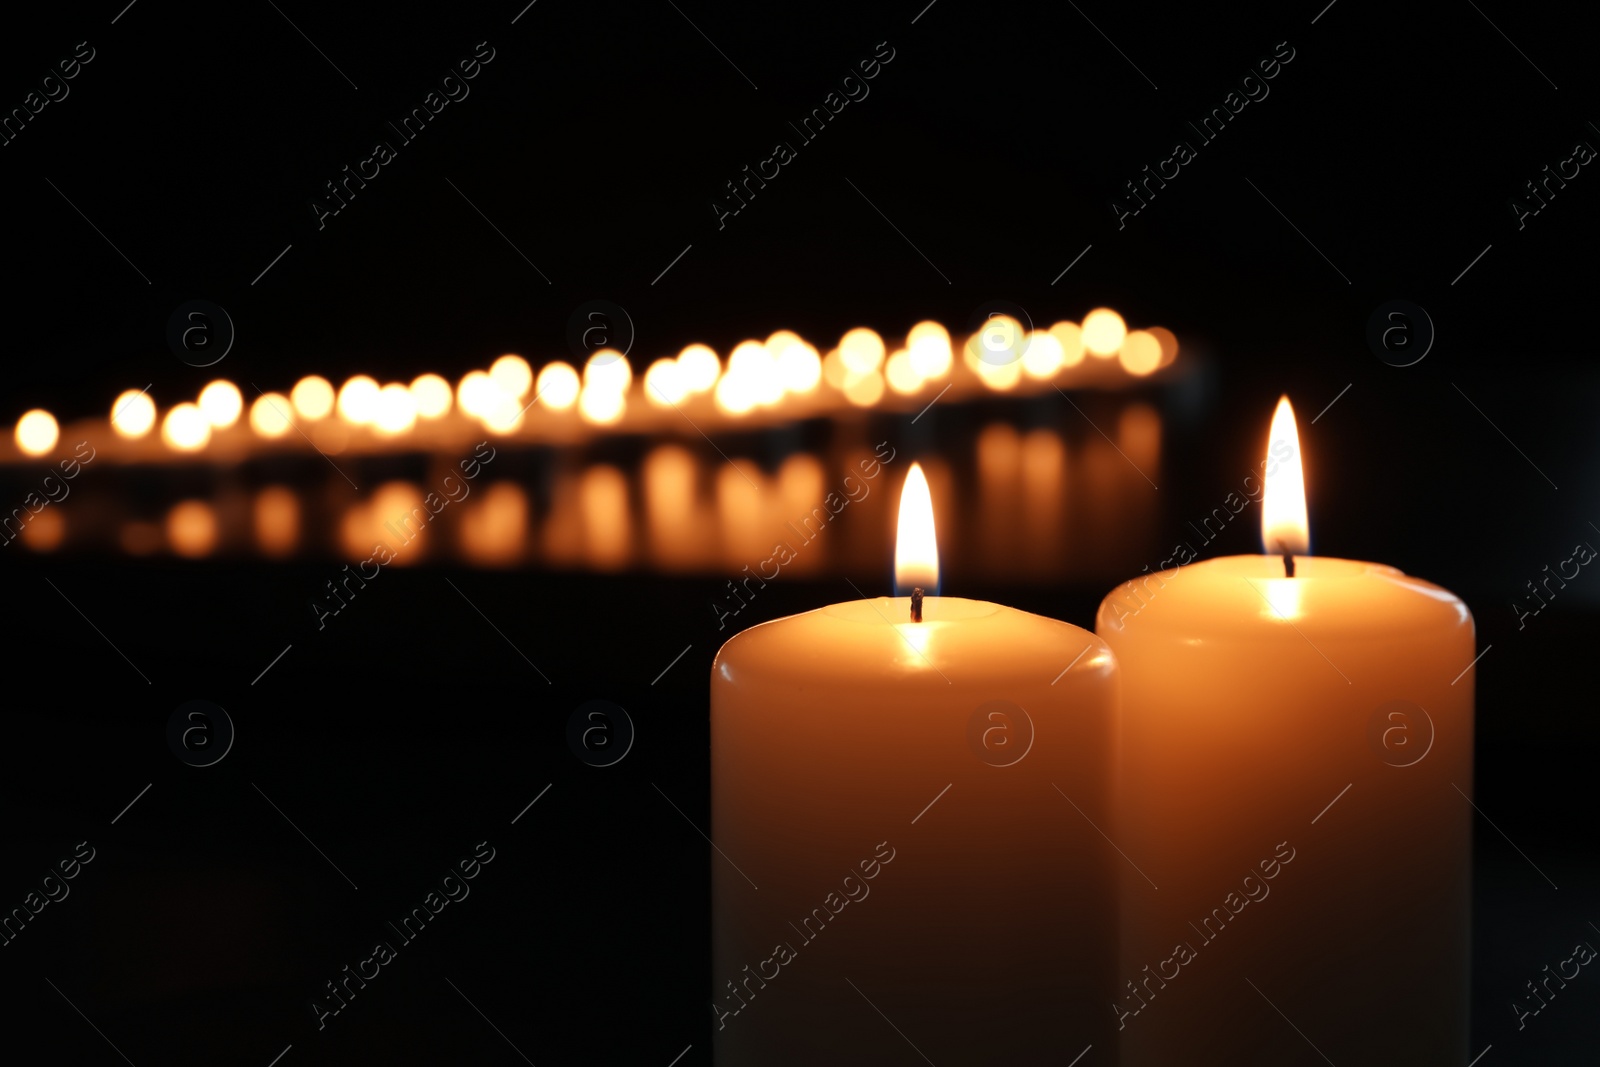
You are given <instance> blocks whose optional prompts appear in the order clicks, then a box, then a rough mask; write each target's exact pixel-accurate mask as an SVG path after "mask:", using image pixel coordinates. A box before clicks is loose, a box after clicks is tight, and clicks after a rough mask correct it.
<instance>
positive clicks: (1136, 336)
mask: <svg viewBox="0 0 1600 1067" xmlns="http://www.w3.org/2000/svg"><path fill="white" fill-rule="evenodd" d="M1117 359H1119V360H1120V361H1121V362H1122V369H1123V370H1125V371H1127V372H1128V373H1129V374H1132V375H1134V376H1135V377H1139V378H1142V377H1144V376H1145V375H1146V374H1150V373H1152V372H1154V371H1155V369H1156V368H1157V367H1159V366H1161V342H1160V341H1159V340H1157V339H1156V337H1155V335H1154V334H1152V333H1150V332H1149V331H1147V330H1133V331H1132V332H1130V333H1129V334H1128V336H1127V337H1125V338H1123V339H1122V348H1121V349H1119V350H1118V351H1117Z"/></svg>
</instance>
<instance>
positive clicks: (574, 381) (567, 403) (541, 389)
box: [534, 360, 579, 411]
mask: <svg viewBox="0 0 1600 1067" xmlns="http://www.w3.org/2000/svg"><path fill="white" fill-rule="evenodd" d="M578 388H579V383H578V372H577V371H575V370H573V369H572V365H571V364H568V363H562V362H561V361H560V360H557V361H556V362H554V363H546V364H545V365H544V367H542V368H541V369H540V371H539V381H538V384H537V385H536V387H535V389H534V395H536V396H537V397H538V398H539V403H541V404H543V405H544V406H545V407H547V408H549V409H550V410H551V411H565V410H567V409H568V408H570V407H571V406H572V405H573V404H575V403H577V402H578Z"/></svg>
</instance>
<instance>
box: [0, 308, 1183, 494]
mask: <svg viewBox="0 0 1600 1067" xmlns="http://www.w3.org/2000/svg"><path fill="white" fill-rule="evenodd" d="M955 351H956V349H955V347H954V346H953V344H952V340H951V336H950V333H949V331H948V330H946V329H945V328H944V327H943V326H941V325H940V324H939V323H936V322H931V321H928V322H920V323H918V324H917V325H915V326H913V327H912V328H911V330H910V331H909V332H908V333H907V335H906V336H905V338H904V340H903V343H902V344H900V345H898V346H896V347H895V348H893V350H891V349H890V347H889V346H888V345H887V344H885V342H884V340H883V338H882V337H881V336H879V334H878V333H876V332H875V331H873V330H871V329H868V328H866V327H858V328H856V329H852V330H849V331H847V332H846V333H845V334H844V335H843V336H842V337H841V338H840V339H839V342H838V344H837V345H836V346H835V347H833V348H832V349H830V350H829V351H828V352H827V353H826V354H819V352H818V351H817V349H816V348H815V347H814V346H812V345H811V344H809V343H807V342H806V341H805V340H804V339H802V338H801V337H799V336H798V335H797V334H795V333H793V332H791V331H788V330H779V331H778V332H776V333H774V334H772V335H771V336H770V337H768V338H767V339H766V340H765V341H754V340H751V341H745V342H742V343H740V344H739V345H737V346H735V347H734V348H733V350H732V351H731V352H730V353H729V355H728V358H727V360H726V362H724V361H723V360H722V359H721V358H720V357H718V355H717V354H716V352H715V351H713V350H712V349H711V348H709V347H708V346H706V345H703V344H692V345H689V346H688V347H686V348H684V349H683V351H682V352H680V353H679V354H678V355H677V356H676V357H665V358H662V359H658V360H656V361H655V362H654V363H652V364H650V365H649V367H648V368H647V369H646V370H645V372H644V374H643V376H642V380H641V381H638V382H636V381H635V380H634V374H633V371H632V368H631V367H630V365H629V363H628V360H627V358H626V356H625V355H624V354H622V353H619V352H616V351H613V350H609V349H600V350H599V351H597V352H595V353H594V354H593V355H591V356H590V357H589V359H588V361H587V362H586V363H585V364H584V366H583V367H582V370H581V371H580V370H579V369H578V368H577V367H575V366H573V365H572V364H569V363H566V362H564V361H559V360H558V361H553V362H550V363H546V364H545V365H544V366H543V367H541V368H540V369H539V370H538V372H537V374H536V373H535V372H534V369H533V367H532V366H531V365H530V364H529V363H528V361H527V360H525V359H523V358H522V357H521V356H518V355H512V354H508V355H504V356H501V357H500V358H499V359H497V360H495V361H494V363H493V364H492V365H491V366H490V367H489V368H488V369H486V370H473V371H470V372H468V373H467V374H466V375H464V376H463V377H462V378H461V379H460V381H459V382H458V383H457V384H456V385H455V386H454V387H452V386H451V384H450V383H449V381H447V380H446V379H445V378H443V377H441V376H439V375H437V374H432V373H429V374H423V375H420V376H419V377H417V378H416V379H414V380H413V381H411V382H410V383H409V384H406V383H400V382H392V383H389V384H384V385H380V384H379V382H378V381H377V380H376V379H374V378H371V377H369V376H367V375H356V376H355V377H352V378H350V379H348V380H347V381H345V382H344V384H343V385H341V386H340V387H338V388H337V389H335V387H334V386H333V384H332V383H331V382H329V381H328V380H326V379H325V378H322V377H320V376H317V375H311V376H308V377H304V378H302V379H300V380H299V381H298V382H297V383H295V385H294V387H293V388H292V389H290V390H289V392H288V393H287V395H285V394H283V393H277V392H266V393H260V392H259V390H258V395H257V396H256V397H255V398H254V399H253V400H251V401H250V402H249V403H248V413H247V410H246V409H247V405H246V398H245V397H244V395H243V394H242V393H241V391H240V390H239V388H238V386H236V385H234V384H233V383H232V382H230V381H227V380H225V379H218V380H216V381H213V382H211V383H209V384H208V385H206V386H205V387H204V388H203V389H202V390H201V391H200V394H199V396H198V397H197V398H196V400H194V401H185V402H183V403H179V404H176V405H173V406H172V407H170V408H168V409H167V410H166V412H165V414H164V415H163V414H159V413H158V410H157V407H156V404H155V402H154V400H152V399H151V398H150V396H149V395H148V394H147V393H146V391H144V390H127V391H125V392H123V393H122V394H121V395H119V396H118V397H117V398H116V399H115V400H114V401H113V402H112V404H111V410H110V417H109V422H110V426H111V428H112V430H114V431H115V433H116V436H117V437H118V438H119V439H120V442H121V444H122V446H123V447H122V450H121V451H120V452H119V453H116V454H115V458H117V459H121V460H125V461H131V462H138V461H160V460H162V459H170V458H174V457H176V456H182V455H184V454H193V453H199V452H202V451H204V450H207V449H208V448H211V449H212V453H213V454H214V456H215V458H221V459H226V458H232V457H237V456H240V455H243V454H245V453H247V452H248V451H249V450H250V449H252V448H254V447H258V446H261V445H264V444H270V443H271V442H275V441H282V442H283V443H284V444H286V445H294V444H296V443H298V442H299V438H298V437H297V436H294V435H292V434H291V431H295V430H298V431H299V434H300V435H303V436H305V437H306V439H307V440H309V441H311V443H312V444H314V445H315V446H316V447H317V448H318V449H319V450H321V451H323V452H324V453H330V454H338V453H340V452H343V451H346V450H347V449H351V450H355V451H385V450H393V449H395V448H397V447H401V446H406V445H415V446H419V447H423V448H442V447H446V446H448V445H450V444H452V443H459V442H460V441H462V440H465V439H467V438H468V437H471V436H473V435H476V434H478V433H479V430H480V428H481V429H482V430H486V431H487V432H489V433H490V434H493V435H496V436H499V437H510V438H517V437H523V438H527V439H530V440H551V441H557V442H561V441H575V440H582V439H583V438H584V437H586V436H590V435H593V434H595V433H601V432H637V433H652V432H662V431H668V432H676V433H679V434H683V433H685V432H706V430H707V429H710V430H717V429H742V428H744V427H747V426H760V425H768V424H771V423H773V422H778V421H787V420H793V419H802V418H811V417H816V416H819V415H826V414H831V413H835V412H839V411H849V410H853V409H874V408H880V407H888V408H900V409H914V408H915V407H920V406H922V405H923V404H926V403H928V402H929V401H930V400H931V399H933V398H936V397H937V398H945V397H948V399H949V400H950V401H957V400H962V399H967V398H970V397H973V396H982V395H987V394H1004V393H1010V392H1016V393H1024V394H1025V393H1031V392H1038V391H1040V390H1045V389H1050V388H1053V387H1059V386H1058V385H1057V383H1058V382H1066V383H1069V384H1073V385H1079V384H1084V385H1095V384H1109V385H1115V384H1119V383H1126V382H1128V381H1132V380H1136V379H1140V378H1144V377H1147V376H1149V375H1151V374H1154V373H1155V372H1156V371H1158V370H1160V369H1161V368H1163V367H1165V366H1167V365H1169V364H1171V363H1172V362H1173V360H1174V359H1176V357H1177V351H1178V343H1177V338H1176V337H1175V336H1174V335H1173V334H1172V332H1171V331H1170V330H1167V329H1165V328H1163V327H1159V326H1156V327H1150V328H1149V329H1144V330H1129V329H1128V328H1127V326H1126V324H1125V323H1124V321H1123V319H1122V317H1121V316H1120V315H1118V314H1117V313H1116V312H1115V311H1112V310H1111V309H1109V308H1097V309H1095V310H1093V311H1091V312H1089V314H1087V315H1086V316H1084V319H1083V322H1082V323H1077V322H1070V321H1063V322H1057V323H1055V324H1054V325H1052V326H1051V327H1049V328H1048V329H1045V330H1037V329H1034V330H1029V329H1025V328H1024V327H1023V325H1022V324H1021V323H1020V322H1019V321H1018V320H1017V319H1015V318H1012V317H1010V316H1007V315H1003V314H997V315H994V316H992V317H990V318H989V319H987V320H986V321H985V322H984V323H983V324H982V326H981V327H980V328H979V329H978V330H977V331H975V332H974V333H972V334H971V335H969V336H967V337H966V338H965V339H964V341H963V342H962V344H961V346H960V352H961V356H962V358H961V359H960V360H959V361H958V360H957V359H956V358H955ZM158 415H159V418H158ZM158 421H159V423H160V432H159V434H156V433H154V432H153V431H154V430H155V429H156V426H157V423H158ZM246 427H248V429H246ZM12 436H13V439H14V442H15V448H16V452H15V453H14V454H10V455H7V454H5V453H0V460H3V459H16V458H18V457H19V455H20V456H21V457H36V456H43V455H47V454H49V453H50V452H51V451H52V450H53V449H54V448H55V447H56V444H57V442H58V441H59V439H60V437H61V427H60V425H59V424H58V422H57V420H56V418H55V416H54V415H52V414H51V413H50V412H48V411H45V410H43V409H34V410H31V411H28V412H26V413H25V414H24V415H23V416H22V417H21V418H20V419H19V420H18V422H17V425H16V427H15V429H14V432H13V435H12Z"/></svg>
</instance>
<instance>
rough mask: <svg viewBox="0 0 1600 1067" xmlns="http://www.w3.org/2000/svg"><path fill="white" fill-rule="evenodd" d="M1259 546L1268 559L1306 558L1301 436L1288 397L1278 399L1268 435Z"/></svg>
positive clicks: (1308, 528)
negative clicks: (1270, 557)
mask: <svg viewBox="0 0 1600 1067" xmlns="http://www.w3.org/2000/svg"><path fill="white" fill-rule="evenodd" d="M1261 544H1262V547H1263V549H1265V551H1266V552H1267V553H1269V554H1271V555H1285V554H1287V555H1295V556H1303V555H1307V554H1309V553H1310V551H1311V525H1310V523H1309V522H1308V521H1307V520H1306V475H1305V469H1304V468H1303V467H1302V466H1301V463H1300V432H1299V430H1298V429H1297V428H1296V427H1295V422H1294V409H1293V408H1291V407H1290V406H1289V398H1288V397H1286V396H1285V397H1280V398H1279V399H1278V409H1277V410H1276V411H1274V412H1273V413H1272V430H1271V432H1270V433H1268V435H1267V462H1266V487H1265V489H1264V491H1263V493H1262V497H1261Z"/></svg>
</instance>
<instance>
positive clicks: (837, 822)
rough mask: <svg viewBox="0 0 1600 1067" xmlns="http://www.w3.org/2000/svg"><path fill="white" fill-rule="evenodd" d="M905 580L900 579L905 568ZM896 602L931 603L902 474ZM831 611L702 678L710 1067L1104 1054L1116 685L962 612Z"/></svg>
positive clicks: (926, 527) (914, 474) (753, 646)
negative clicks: (908, 589) (908, 592)
mask: <svg viewBox="0 0 1600 1067" xmlns="http://www.w3.org/2000/svg"><path fill="white" fill-rule="evenodd" d="M914 556H915V557H920V558H912V557H914ZM896 577H897V581H898V582H900V583H901V584H902V586H903V587H905V586H911V585H916V586H920V587H922V588H923V589H925V590H927V591H929V592H932V591H933V590H934V589H935V588H936V587H937V583H938V563H937V549H936V547H935V546H934V543H933V529H932V508H931V504H930V503H929V500H928V492H927V483H926V481H925V479H924V478H923V476H922V471H921V469H920V468H917V467H913V468H912V470H911V473H910V474H909V475H908V477H907V483H906V490H905V493H904V495H903V497H902V502H901V527H900V534H899V548H898V551H897V561H896ZM913 599H914V598H912V597H905V596H901V597H878V598H876V599H865V600H856V601H853V602H849V603H843V604H835V605H832V606H830V607H825V608H822V609H820V610H816V611H811V612H807V613H805V614H803V615H796V616H792V617H790V618H785V619H778V620H775V621H772V622H768V623H765V624H762V625H759V626H755V627H752V628H751V629H749V630H746V631H744V632H743V633H740V634H739V635H737V636H736V637H734V638H733V639H732V640H730V641H729V642H728V643H727V644H726V645H724V646H723V648H722V650H721V652H719V653H718V655H717V658H716V662H715V663H714V665H713V667H712V681H711V741H712V783H711V789H712V794H711V795H712V834H711V836H712V839H713V841H714V842H715V844H716V849H717V852H716V853H715V854H713V856H712V887H713V926H714V943H713V954H712V960H713V963H712V967H713V990H712V1008H711V1010H712V1013H713V1017H714V1025H713V1031H714V1038H715V1047H716V1062H717V1063H718V1064H722V1065H742V1064H758V1065H761V1067H783V1065H788V1064H796V1065H799V1064H804V1065H807V1067H810V1065H815V1064H819V1063H827V1064H864V1065H873V1067H881V1065H882V1064H888V1063H909V1062H916V1060H917V1054H916V1053H915V1052H913V1051H912V1048H910V1047H907V1046H908V1045H910V1046H913V1047H914V1048H915V1049H917V1050H918V1051H920V1052H921V1053H922V1054H923V1055H924V1056H925V1057H927V1058H929V1059H931V1060H932V1062H934V1063H938V1064H940V1065H941V1067H943V1065H947V1064H949V1065H955V1064H995V1063H1004V1064H1007V1065H1026V1064H1040V1065H1044V1064H1050V1065H1053V1067H1060V1065H1061V1064H1064V1063H1066V1062H1068V1061H1070V1060H1071V1059H1072V1057H1073V1056H1074V1055H1076V1054H1078V1053H1079V1052H1081V1051H1082V1050H1083V1049H1084V1048H1085V1047H1087V1046H1088V1045H1090V1044H1095V1045H1097V1046H1099V1047H1101V1048H1107V1047H1108V1046H1109V1044H1110V1042H1111V1031H1112V1029H1113V1023H1114V1020H1113V1019H1112V1018H1111V1016H1110V1015H1109V1013H1107V1012H1106V1010H1105V999H1106V994H1105V991H1106V990H1107V988H1108V985H1109V983H1110V981H1111V964H1112V962H1113V954H1114V949H1113V941H1112V938H1113V937H1114V933H1115V929H1114V923H1113V921H1112V913H1111V909H1112V907H1113V899H1112V897H1113V886H1112V883H1113V878H1114V876H1113V874H1112V872H1111V871H1110V868H1109V865H1110V864H1111V863H1112V862H1120V861H1119V860H1117V858H1116V856H1115V854H1114V853H1113V852H1112V851H1111V846H1110V845H1109V843H1108V841H1107V839H1106V838H1105V837H1104V836H1103V835H1102V833H1101V830H1102V829H1103V828H1104V826H1105V820H1106V818H1107V815H1108V810H1107V809H1108V805H1109V789H1110V775H1109V766H1110V762H1111V759H1112V753H1111V742H1112V736H1113V735H1112V731H1113V728H1114V717H1115V709H1116V702H1117V670H1116V666H1115V663H1114V662H1113V660H1112V657H1111V655H1110V654H1109V653H1108V652H1107V650H1106V647H1105V645H1104V643H1103V642H1101V641H1100V640H1099V639H1098V638H1096V637H1095V636H1094V635H1093V634H1091V633H1089V632H1088V631H1086V630H1082V629H1079V628H1077V627H1075V626H1069V625H1067V624H1066V623H1062V622H1057V621H1054V620H1051V619H1045V618H1041V617H1039V616H1036V615H1030V614H1027V613H1025V612H1021V611H1015V610H1013V609H1011V608H1007V607H1002V606H1001V605H999V604H991V603H985V602H982V601H976V600H967V599H963V598H959V597H941V596H932V595H930V596H927V597H925V598H923V599H922V617H921V621H913V620H912V615H913V611H912V603H913Z"/></svg>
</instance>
